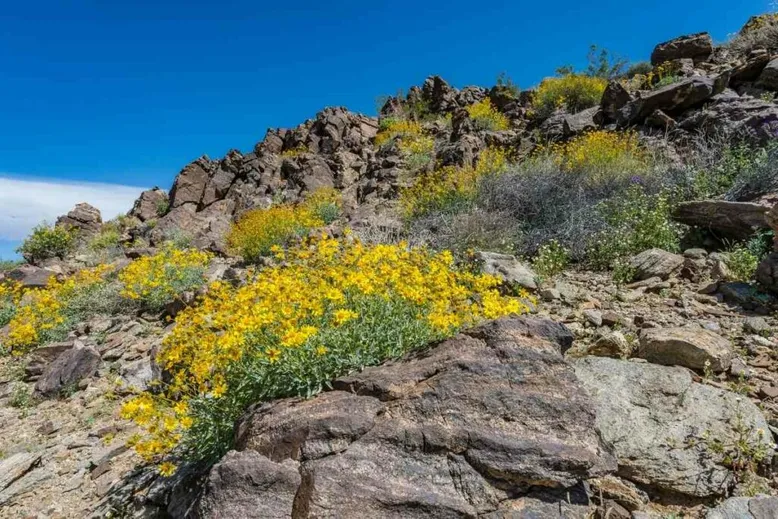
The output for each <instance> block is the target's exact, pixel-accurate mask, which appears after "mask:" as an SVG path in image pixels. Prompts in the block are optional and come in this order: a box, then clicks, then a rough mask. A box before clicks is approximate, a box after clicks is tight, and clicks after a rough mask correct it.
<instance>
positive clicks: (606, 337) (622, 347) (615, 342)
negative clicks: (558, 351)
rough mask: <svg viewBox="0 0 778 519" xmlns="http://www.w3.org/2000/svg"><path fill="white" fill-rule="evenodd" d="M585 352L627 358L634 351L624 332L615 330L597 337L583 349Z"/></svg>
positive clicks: (600, 355) (599, 355) (598, 355)
mask: <svg viewBox="0 0 778 519" xmlns="http://www.w3.org/2000/svg"><path fill="white" fill-rule="evenodd" d="M583 353H584V354H586V355H595V356H597V357H613V358H616V359H625V358H627V357H629V355H630V353H632V348H631V347H630V345H629V341H627V339H626V337H624V334H623V333H621V332H619V331H615V332H609V333H605V334H603V335H601V336H599V337H597V338H596V339H595V341H594V343H592V344H590V345H588V346H586V347H585V348H584V349H583Z"/></svg>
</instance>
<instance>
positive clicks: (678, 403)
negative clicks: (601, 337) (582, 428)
mask: <svg viewBox="0 0 778 519" xmlns="http://www.w3.org/2000/svg"><path fill="white" fill-rule="evenodd" d="M573 362H574V366H575V372H576V375H577V376H578V378H579V380H581V382H582V383H583V385H584V387H585V388H586V391H587V392H588V393H589V394H590V395H591V396H592V398H593V399H594V401H595V405H596V408H597V426H598V429H599V431H600V433H601V434H602V438H603V440H604V441H605V442H606V443H608V444H609V445H611V446H612V447H613V449H614V453H615V455H616V458H617V459H618V465H619V468H618V471H617V474H618V475H619V476H620V477H622V478H624V479H628V480H630V481H633V482H635V483H637V484H639V485H643V486H645V487H646V488H648V489H651V490H654V491H656V492H658V493H659V494H660V495H661V494H664V495H670V496H673V495H675V496H679V495H685V496H693V497H696V498H709V497H713V496H720V495H725V494H726V493H727V491H728V489H729V488H731V487H732V486H733V485H734V483H735V477H734V475H733V473H732V472H731V470H730V469H729V468H727V467H726V466H725V465H724V464H723V463H722V458H721V457H720V455H717V454H715V453H714V452H713V451H712V450H710V449H707V448H706V445H705V443H704V441H701V440H702V438H703V435H705V434H708V435H709V436H710V437H711V438H715V439H717V440H720V441H721V442H723V443H724V445H731V444H732V443H733V442H734V441H735V438H736V437H737V434H738V433H737V432H736V430H735V429H736V427H744V428H745V429H746V430H748V431H749V435H750V437H749V441H751V442H753V443H752V445H753V446H754V447H760V448H761V447H763V448H765V449H767V451H768V452H769V453H770V456H772V438H770V437H769V434H760V432H759V431H760V430H761V431H762V432H764V431H768V430H769V429H768V428H767V423H766V422H765V419H764V417H763V416H762V414H761V412H760V411H759V409H758V408H757V407H756V406H755V405H754V404H752V403H751V401H750V400H748V399H747V398H741V397H740V396H739V395H737V394H735V393H731V392H729V391H723V390H721V389H717V388H714V387H712V386H708V385H703V384H698V383H696V382H693V381H692V376H691V374H690V373H689V371H688V370H686V369H684V368H681V367H667V366H657V365H654V364H646V363H637V362H633V361H624V360H616V359H608V358H604V357H585V358H582V359H577V360H574V361H573ZM692 442H693V443H692Z"/></svg>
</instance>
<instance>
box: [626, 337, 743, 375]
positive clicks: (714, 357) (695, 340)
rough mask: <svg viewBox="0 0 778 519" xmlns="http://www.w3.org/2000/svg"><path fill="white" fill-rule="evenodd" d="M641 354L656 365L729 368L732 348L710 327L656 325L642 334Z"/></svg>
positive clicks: (714, 369)
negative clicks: (662, 326)
mask: <svg viewBox="0 0 778 519" xmlns="http://www.w3.org/2000/svg"><path fill="white" fill-rule="evenodd" d="M638 357H640V358H642V359H646V360H647V361H649V362H653V363H654V364H664V365H666V366H684V367H687V368H691V369H697V370H704V369H706V365H707V369H711V370H712V371H714V372H716V373H718V372H721V371H726V370H727V369H729V366H730V364H731V363H732V357H733V351H732V346H731V345H730V343H729V341H728V340H727V339H725V338H724V337H722V336H720V335H717V334H715V333H713V332H711V331H710V330H706V329H704V328H698V327H696V326H684V327H678V328H654V329H651V330H646V331H644V332H643V333H642V335H641V336H640V347H639V348H638Z"/></svg>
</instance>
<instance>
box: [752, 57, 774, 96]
mask: <svg viewBox="0 0 778 519" xmlns="http://www.w3.org/2000/svg"><path fill="white" fill-rule="evenodd" d="M756 84H757V86H760V87H762V88H767V89H769V90H778V58H775V59H773V60H772V61H770V62H769V63H768V64H767V65H766V66H765V68H764V69H763V70H762V73H761V74H760V75H759V80H758V81H757V82H756Z"/></svg>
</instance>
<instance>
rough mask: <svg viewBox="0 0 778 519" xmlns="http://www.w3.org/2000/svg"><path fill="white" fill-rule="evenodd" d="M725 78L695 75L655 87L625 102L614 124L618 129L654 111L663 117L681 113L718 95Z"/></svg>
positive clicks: (726, 78) (726, 80)
mask: <svg viewBox="0 0 778 519" xmlns="http://www.w3.org/2000/svg"><path fill="white" fill-rule="evenodd" d="M728 81H729V77H728V76H726V75H723V76H718V77H703V76H695V77H691V78H687V79H683V80H681V81H678V82H676V83H672V84H670V85H667V86H664V87H660V88H657V89H656V90H652V91H650V92H648V93H645V94H643V95H642V97H640V98H638V99H636V100H634V101H632V102H630V103H627V104H626V105H624V106H623V107H622V108H621V109H620V110H619V111H618V115H617V122H618V123H619V124H620V125H621V126H626V125H630V124H634V123H636V122H639V121H643V120H644V119H646V117H648V116H650V115H651V114H652V113H654V112H655V111H657V110H661V111H662V112H664V113H665V114H667V115H673V114H675V113H679V112H683V111H684V110H686V109H688V108H691V107H693V106H695V105H699V104H701V103H702V102H703V101H705V100H707V99H709V98H711V97H713V96H714V95H716V94H718V93H720V92H722V91H723V90H724V88H725V87H726V86H727V82H728Z"/></svg>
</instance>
